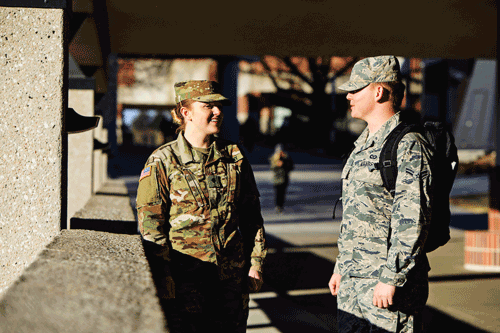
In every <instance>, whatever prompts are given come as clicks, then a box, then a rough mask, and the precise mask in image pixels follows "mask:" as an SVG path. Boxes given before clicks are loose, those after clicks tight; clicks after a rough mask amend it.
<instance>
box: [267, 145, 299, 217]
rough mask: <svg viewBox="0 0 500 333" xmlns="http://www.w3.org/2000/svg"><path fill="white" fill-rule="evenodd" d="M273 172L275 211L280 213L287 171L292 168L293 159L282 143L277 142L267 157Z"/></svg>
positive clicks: (286, 185) (283, 203) (287, 176)
mask: <svg viewBox="0 0 500 333" xmlns="http://www.w3.org/2000/svg"><path fill="white" fill-rule="evenodd" d="M269 162H270V164H271V170H272V172H273V186H274V192H275V204H276V211H277V212H278V213H281V212H282V211H283V207H284V205H285V195H286V190H287V187H288V183H289V173H290V171H292V170H293V160H292V158H291V157H290V155H289V154H288V153H287V152H286V151H284V150H283V145H282V144H280V143H279V144H277V145H276V147H275V149H274V153H273V155H271V157H270V158H269Z"/></svg>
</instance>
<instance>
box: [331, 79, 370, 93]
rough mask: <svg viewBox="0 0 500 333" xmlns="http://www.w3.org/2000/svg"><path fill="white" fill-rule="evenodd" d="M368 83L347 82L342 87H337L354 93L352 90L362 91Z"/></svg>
mask: <svg viewBox="0 0 500 333" xmlns="http://www.w3.org/2000/svg"><path fill="white" fill-rule="evenodd" d="M369 84H370V82H355V81H347V82H346V83H344V84H343V85H341V86H340V87H339V89H340V90H344V91H354V90H359V89H363V88H364V87H366V86H368V85H369Z"/></svg>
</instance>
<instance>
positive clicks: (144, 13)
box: [87, 0, 497, 58]
mask: <svg viewBox="0 0 500 333" xmlns="http://www.w3.org/2000/svg"><path fill="white" fill-rule="evenodd" d="M87 1H88V0H87ZM106 7H107V14H108V15H107V17H108V26H109V38H110V48H111V52H114V53H119V54H137V55H198V54H200V55H207V54H208V55H209V54H214V55H263V54H274V55H303V56H313V55H314V56H317V55H336V56H354V55H357V56H369V55H379V54H396V55H400V56H407V57H418V58H431V57H433V58H435V57H439V58H478V57H479V58H495V57H496V54H497V51H496V44H497V8H496V1H494V0H476V1H470V0H440V1H434V0H432V1H429V0H427V1H413V2H401V1H395V0H386V1H383V2H377V1H370V2H363V1H331V0H289V1H269V0H253V1H247V2H237V1H228V0H221V1H200V0H191V1H157V0H142V1H130V0H107V1H106Z"/></svg>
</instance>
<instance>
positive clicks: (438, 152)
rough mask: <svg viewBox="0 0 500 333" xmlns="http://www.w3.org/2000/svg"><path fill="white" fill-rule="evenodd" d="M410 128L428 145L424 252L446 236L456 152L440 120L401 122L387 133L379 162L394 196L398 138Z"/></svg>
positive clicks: (442, 242) (377, 165) (452, 139)
mask: <svg viewBox="0 0 500 333" xmlns="http://www.w3.org/2000/svg"><path fill="white" fill-rule="evenodd" d="M410 132H418V133H421V134H422V135H423V136H424V138H426V139H427V141H428V142H429V144H430V146H431V147H432V149H433V150H434V151H433V157H432V160H431V169H432V179H433V189H432V193H431V196H432V206H431V207H432V210H431V222H430V230H429V235H428V236H427V241H426V242H425V246H424V250H425V252H431V251H434V250H435V249H437V248H438V247H440V246H443V245H445V244H446V243H447V242H448V241H449V240H450V218H451V213H450V192H451V189H452V187H453V182H454V181H455V177H456V175H457V169H458V154H457V147H456V145H455V139H454V137H453V134H452V133H451V131H450V130H449V129H448V128H447V127H446V126H445V125H444V124H443V123H441V122H432V121H427V122H425V123H424V125H423V126H422V125H420V124H416V123H408V122H404V121H403V122H401V123H400V124H399V125H398V126H396V128H395V129H394V130H392V132H391V133H390V134H389V136H388V137H387V140H386V143H385V144H384V146H383V148H382V151H381V152H380V160H379V163H378V164H376V165H375V167H376V168H377V169H379V170H380V173H381V176H382V180H383V182H384V187H385V188H386V189H387V191H389V192H390V193H391V195H392V196H394V187H395V185H396V177H397V174H398V165H397V164H398V161H397V150H398V144H399V141H401V139H402V138H403V136H405V135H406V134H407V133H410Z"/></svg>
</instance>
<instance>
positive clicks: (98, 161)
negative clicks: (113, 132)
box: [92, 117, 108, 193]
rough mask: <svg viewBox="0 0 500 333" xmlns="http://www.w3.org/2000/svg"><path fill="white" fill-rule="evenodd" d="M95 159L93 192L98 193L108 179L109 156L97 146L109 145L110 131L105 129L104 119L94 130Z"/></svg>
mask: <svg viewBox="0 0 500 333" xmlns="http://www.w3.org/2000/svg"><path fill="white" fill-rule="evenodd" d="M94 139H95V140H97V141H94V142H95V144H94V153H93V154H94V159H93V164H94V166H93V186H92V192H93V193H96V192H97V191H99V190H100V189H101V187H102V186H103V185H104V183H105V182H106V181H107V179H108V154H107V152H106V149H105V148H104V147H97V146H96V145H101V144H104V145H106V144H107V143H108V131H107V129H105V128H104V127H103V121H102V117H101V120H100V121H99V125H98V126H97V128H96V129H94Z"/></svg>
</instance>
